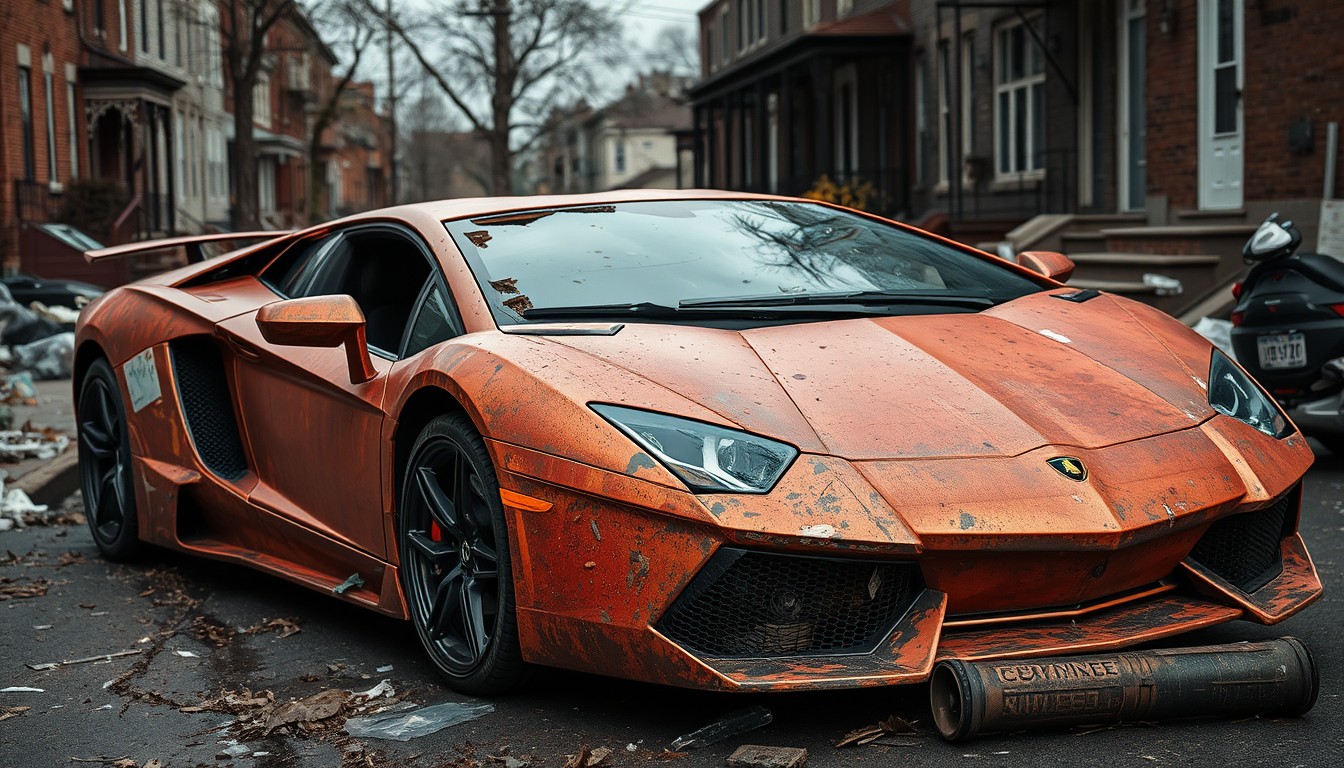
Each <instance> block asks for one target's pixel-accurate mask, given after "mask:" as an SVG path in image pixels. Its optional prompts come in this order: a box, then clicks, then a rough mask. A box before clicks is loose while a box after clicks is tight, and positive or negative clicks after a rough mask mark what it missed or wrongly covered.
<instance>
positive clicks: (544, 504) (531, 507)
mask: <svg viewBox="0 0 1344 768" xmlns="http://www.w3.org/2000/svg"><path fill="white" fill-rule="evenodd" d="M499 500H500V501H502V502H504V506H506V507H512V508H513V509H518V510H522V511H523V512H545V511H547V510H549V509H550V508H551V506H552V504H551V502H549V501H545V500H543V499H536V498H533V497H531V496H527V495H525V494H521V493H519V492H517V491H511V490H509V489H508V488H500V489H499Z"/></svg>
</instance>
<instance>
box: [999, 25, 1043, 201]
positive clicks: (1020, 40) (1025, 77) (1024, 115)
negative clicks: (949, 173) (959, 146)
mask: <svg viewBox="0 0 1344 768" xmlns="http://www.w3.org/2000/svg"><path fill="white" fill-rule="evenodd" d="M996 40H997V42H998V51H997V52H996V55H995V72H994V137H995V151H996V154H997V156H998V157H997V162H996V164H995V168H996V169H997V171H998V175H999V176H1021V175H1023V174H1027V173H1034V172H1039V171H1041V170H1042V169H1043V168H1044V167H1045V67H1044V64H1043V62H1042V60H1041V52H1040V50H1039V49H1038V48H1037V47H1036V45H1035V44H1034V42H1033V41H1032V38H1031V36H1030V35H1029V34H1028V33H1027V28H1026V26H1025V25H1024V24H1022V23H1021V22H1019V23H1016V24H1012V25H1011V26H1007V27H1003V28H1001V29H999V31H998V33H997V35H996Z"/></svg>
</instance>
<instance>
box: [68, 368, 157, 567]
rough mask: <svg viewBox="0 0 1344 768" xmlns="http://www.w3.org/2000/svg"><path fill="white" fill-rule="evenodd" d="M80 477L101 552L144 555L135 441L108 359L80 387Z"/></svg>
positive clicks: (86, 512)
mask: <svg viewBox="0 0 1344 768" xmlns="http://www.w3.org/2000/svg"><path fill="white" fill-rule="evenodd" d="M78 416H79V477H80V491H81V492H82V493H83V496H84V515H85V517H87V518H88V521H89V530H90V531H91V532H92V533H93V542H94V543H95V544H97V545H98V551H99V552H101V553H102V554H103V557H105V558H107V559H109V560H130V559H132V558H133V557H135V555H137V554H138V553H139V552H140V549H141V544H140V539H139V532H138V522H137V521H138V518H137V515H136V509H135V490H134V488H132V487H131V440H130V435H129V433H128V432H127V430H126V407H125V405H124V401H123V400H122V397H121V387H119V386H118V385H117V375H116V374H115V373H113V371H112V366H111V364H109V363H108V362H107V360H105V359H98V360H95V361H94V362H93V364H92V365H90V366H89V371H88V373H87V374H85V376H84V382H83V383H82V384H81V385H80V388H79V414H78Z"/></svg>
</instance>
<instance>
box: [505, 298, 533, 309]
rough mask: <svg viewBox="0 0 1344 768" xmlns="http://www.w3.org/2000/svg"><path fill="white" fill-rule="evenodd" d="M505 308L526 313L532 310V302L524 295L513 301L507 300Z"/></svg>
mask: <svg viewBox="0 0 1344 768" xmlns="http://www.w3.org/2000/svg"><path fill="white" fill-rule="evenodd" d="M504 306H506V307H508V308H509V309H512V310H513V311H514V312H526V311H527V310H529V309H531V308H532V300H531V299H529V298H527V296H525V295H523V294H519V295H517V296H514V297H513V298H512V299H506V300H505V301H504Z"/></svg>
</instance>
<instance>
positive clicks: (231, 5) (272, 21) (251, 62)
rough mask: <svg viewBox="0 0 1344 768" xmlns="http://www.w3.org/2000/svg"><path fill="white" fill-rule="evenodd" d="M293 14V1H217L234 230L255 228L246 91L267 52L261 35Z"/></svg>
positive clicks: (252, 141) (249, 96) (253, 151)
mask: <svg viewBox="0 0 1344 768" xmlns="http://www.w3.org/2000/svg"><path fill="white" fill-rule="evenodd" d="M297 9H298V3H297V0H219V11H220V16H221V17H222V18H221V20H220V22H221V23H220V40H221V43H220V44H221V47H222V48H223V54H224V74H225V76H226V77H227V78H228V82H229V87H230V88H231V89H232V92H233V152H234V162H233V194H234V215H233V219H234V220H233V224H234V226H235V227H237V228H238V229H256V228H257V227H258V226H259V223H260V215H259V212H258V202H257V163H256V155H257V148H256V140H255V138H254V137H253V135H252V119H253V116H254V107H253V104H252V92H253V90H254V89H255V88H256V86H257V80H258V77H259V76H260V75H261V71H262V67H263V64H264V59H265V54H266V53H267V43H266V35H267V33H269V32H270V31H271V30H272V29H273V28H275V25H276V24H278V23H279V22H280V20H281V19H283V18H284V17H285V15H286V14H288V13H293V12H295V11H296V10H297Z"/></svg>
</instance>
